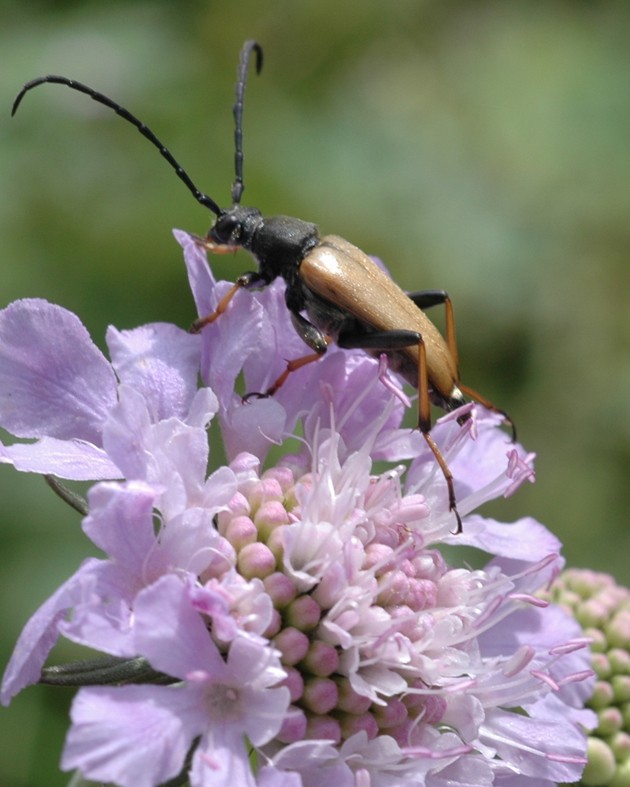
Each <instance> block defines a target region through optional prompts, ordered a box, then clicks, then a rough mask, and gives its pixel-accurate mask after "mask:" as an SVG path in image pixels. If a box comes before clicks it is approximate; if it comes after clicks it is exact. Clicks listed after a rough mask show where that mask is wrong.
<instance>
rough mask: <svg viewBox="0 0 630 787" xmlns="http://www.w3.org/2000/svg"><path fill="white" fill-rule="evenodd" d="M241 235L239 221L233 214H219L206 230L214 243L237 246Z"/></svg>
mask: <svg viewBox="0 0 630 787" xmlns="http://www.w3.org/2000/svg"><path fill="white" fill-rule="evenodd" d="M240 235H241V222H240V221H239V220H238V218H236V217H235V216H230V215H229V214H225V215H223V216H219V218H218V219H217V220H216V222H215V223H214V226H213V227H211V228H210V231H209V232H208V238H209V239H210V240H212V241H214V242H215V243H221V244H223V245H230V246H237V245H238V244H239V238H240Z"/></svg>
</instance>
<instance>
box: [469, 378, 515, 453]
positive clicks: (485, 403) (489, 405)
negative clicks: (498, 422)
mask: <svg viewBox="0 0 630 787" xmlns="http://www.w3.org/2000/svg"><path fill="white" fill-rule="evenodd" d="M459 387H460V389H461V391H462V393H465V394H466V396H468V397H469V398H470V399H472V400H473V401H475V402H479V404H481V405H483V406H484V407H485V408H486V410H490V411H491V412H493V413H498V414H499V415H501V416H503V420H504V421H505V422H506V424H507V425H508V426H509V427H510V429H511V430H512V442H513V443H515V442H516V426H515V424H514V421H513V420H512V419H511V418H510V416H509V415H508V414H507V413H506V412H505V410H501V409H500V408H498V407H497V406H496V405H495V404H493V403H492V402H491V401H490V400H489V399H486V397H485V396H482V395H481V394H480V393H477V391H475V390H474V389H473V388H469V387H468V386H467V385H462V384H461V383H460V384H459Z"/></svg>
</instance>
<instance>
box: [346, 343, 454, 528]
mask: <svg viewBox="0 0 630 787" xmlns="http://www.w3.org/2000/svg"><path fill="white" fill-rule="evenodd" d="M337 344H338V345H339V347H345V348H347V349H352V348H356V349H381V350H384V351H388V350H398V349H401V348H402V347H409V346H410V345H413V344H416V345H417V346H418V428H419V429H420V431H421V432H422V436H423V437H424V439H425V440H426V443H427V445H428V446H429V448H430V449H431V453H432V454H433V456H434V457H435V461H436V462H437V463H438V465H439V467H440V470H441V471H442V475H443V476H444V480H445V481H446V488H447V491H448V508H449V511H452V512H453V513H454V514H455V519H456V520H457V529H456V530H455V533H461V532H462V519H461V517H460V515H459V511H458V510H457V501H456V498H455V487H454V485H453V474H452V473H451V471H450V469H449V466H448V465H447V464H446V460H445V459H444V457H443V456H442V452H441V451H440V449H439V448H438V446H437V443H436V442H435V440H434V439H433V437H431V400H430V398H429V374H428V370H427V351H426V346H425V344H424V341H423V340H422V336H421V335H420V334H419V333H417V332H416V331H405V330H399V331H375V332H374V333H368V334H356V335H355V334H352V333H350V334H346V335H345V336H344V335H343V334H340V336H339V338H338V339H337Z"/></svg>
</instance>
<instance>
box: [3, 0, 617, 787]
mask: <svg viewBox="0 0 630 787" xmlns="http://www.w3.org/2000/svg"><path fill="white" fill-rule="evenodd" d="M0 20H1V22H2V24H1V25H0V57H1V62H2V68H1V69H0V194H1V199H0V224H1V226H0V239H1V240H0V246H1V249H2V251H1V254H2V262H1V274H0V301H1V304H2V305H5V304H6V303H8V302H10V301H11V300H13V299H15V298H20V297H24V296H38V297H44V298H47V299H49V300H51V301H55V302H57V303H60V304H63V305H64V306H66V307H67V308H69V309H71V310H73V311H75V312H76V313H77V314H78V315H79V316H80V317H81V319H82V320H83V321H84V323H85V324H86V325H87V326H88V328H89V330H90V331H91V333H92V335H93V337H94V339H95V341H96V342H97V343H98V344H99V345H100V346H103V344H104V343H103V336H104V332H105V329H106V327H107V325H108V324H110V323H113V324H115V325H116V326H117V327H119V328H127V327H133V326H136V325H139V324H141V323H143V322H146V321H159V320H164V321H172V322H175V323H178V324H180V325H182V326H187V325H188V324H189V323H190V321H191V317H192V316H193V315H194V311H193V305H192V299H191V297H190V295H189V293H188V289H187V284H186V279H185V274H184V266H183V263H182V259H181V253H180V250H179V248H178V246H177V245H176V244H175V242H174V240H173V239H172V236H171V228H172V227H181V228H184V229H187V230H190V231H193V232H199V233H203V232H204V231H205V230H206V229H207V227H208V226H209V225H210V223H211V220H212V216H211V215H210V214H209V213H207V212H204V210H203V209H202V208H201V207H200V206H198V205H197V204H196V203H195V202H194V200H193V199H192V197H191V196H190V195H189V194H188V192H187V191H186V190H185V188H184V187H183V186H182V185H181V183H180V182H179V181H178V180H177V178H176V177H175V175H174V174H173V172H172V171H171V170H170V169H169V168H168V167H167V165H166V164H165V163H164V162H163V161H162V160H161V158H160V157H159V155H158V154H157V152H156V151H155V150H153V149H152V148H151V147H150V145H149V144H148V143H147V142H146V141H145V140H142V139H141V138H140V136H139V135H138V134H137V132H136V131H135V130H134V129H132V128H131V127H130V126H128V125H127V124H125V123H123V122H122V121H121V120H120V119H119V118H117V117H116V116H115V115H113V113H110V112H108V111H106V110H105V109H103V108H101V107H98V106H97V105H96V104H94V103H93V102H92V101H90V100H89V99H87V98H86V97H84V96H80V95H78V94H75V93H73V92H71V91H69V90H67V89H66V88H63V87H59V86H46V87H44V88H40V89H39V90H38V91H36V92H34V93H32V94H30V95H29V96H27V98H26V100H25V102H24V104H23V105H22V107H21V109H20V112H19V113H18V115H17V116H16V118H15V119H13V120H10V118H9V110H10V105H11V101H12V99H13V97H14V95H15V93H16V92H17V91H18V89H19V88H20V86H21V85H22V84H23V83H24V82H25V81H27V80H28V79H31V78H33V77H35V76H39V75H42V74H46V73H61V74H66V75H69V76H71V77H74V78H76V79H79V80H82V81H85V82H87V83H89V84H91V85H93V86H94V87H96V88H98V89H99V90H101V91H103V92H105V93H107V94H108V95H110V96H112V97H113V98H115V99H116V100H119V101H120V102H121V103H123V104H125V105H126V106H127V107H128V108H130V109H131V110H132V111H133V112H134V113H136V114H137V115H139V116H140V117H141V118H142V119H143V120H144V121H145V122H147V123H148V124H149V125H150V126H151V127H152V128H153V129H154V131H156V133H157V134H158V135H159V136H160V137H161V138H162V139H163V141H165V142H166V143H167V144H168V145H169V146H170V147H171V149H172V151H173V152H174V154H175V155H176V156H177V157H178V158H179V160H180V161H181V163H182V164H183V165H184V166H185V167H186V168H187V170H188V171H189V173H190V174H191V176H192V177H193V179H194V180H195V182H196V183H197V184H198V185H199V187H200V188H202V189H203V190H205V191H207V192H209V193H210V194H211V195H212V196H213V197H214V198H215V199H216V200H217V201H218V202H220V203H222V204H226V203H227V202H228V201H229V190H230V185H231V182H232V178H233V128H232V117H231V106H232V101H233V88H234V80H235V69H236V63H237V58H238V53H239V50H240V47H241V45H242V43H243V41H244V40H245V39H246V38H256V39H258V40H259V41H260V42H261V43H262V44H263V46H264V49H265V58H266V60H265V67H264V69H263V73H262V75H261V77H260V78H252V79H251V82H250V85H249V90H248V96H247V102H246V111H245V183H246V192H245V199H244V202H245V203H246V204H254V205H256V206H259V207H260V208H262V209H263V211H264V212H265V213H267V214H274V213H288V214H292V215H295V216H299V217H301V218H304V219H307V220H310V221H314V222H316V223H318V224H319V225H320V226H321V228H322V229H323V230H324V231H325V232H334V233H339V234H341V235H344V236H345V237H347V238H348V239H349V240H351V241H353V242H354V243H356V244H357V245H359V246H360V247H361V248H363V249H364V250H365V251H367V252H369V253H372V254H376V255H379V256H380V257H382V258H383V260H385V262H386V263H387V265H388V266H389V267H390V269H391V270H392V272H393V275H394V277H395V278H396V279H397V280H398V282H399V283H400V284H401V285H402V286H403V287H405V288H407V289H427V288H445V289H447V290H448V291H449V293H450V294H451V296H452V299H453V301H454V304H455V309H456V317H457V324H458V337H459V346H460V358H461V367H462V376H463V379H464V381H465V382H466V383H468V384H469V385H470V386H472V387H473V388H476V389H478V390H480V391H483V392H484V393H485V394H486V395H487V396H488V397H490V398H491V399H493V400H494V401H495V402H497V403H498V404H500V405H501V406H502V407H504V408H505V409H506V410H507V411H508V412H510V414H511V415H512V416H513V418H514V420H515V422H516V424H517V425H518V429H519V436H520V438H521V440H522V442H523V443H524V444H525V445H526V446H527V447H528V449H529V450H532V451H535V452H536V453H537V454H538V460H537V470H538V481H537V483H536V484H535V485H533V486H528V487H527V488H524V489H522V490H520V491H519V493H518V494H517V495H516V497H514V498H512V499H511V500H508V501H499V502H498V503H495V504H493V506H492V508H491V509H490V512H491V513H492V514H493V515H494V516H496V517H497V518H499V519H503V520H508V521H509V520H511V519H515V518H518V517H520V516H524V515H532V516H535V517H536V518H538V519H540V520H541V521H542V522H544V523H545V524H547V525H548V526H549V527H550V528H552V529H553V530H554V531H555V532H556V533H557V534H558V535H559V536H560V538H561V539H562V540H563V541H564V544H565V554H566V557H567V560H568V563H569V564H570V565H573V566H590V567H592V568H595V569H598V570H603V571H609V572H612V573H614V574H615V575H616V576H617V578H618V579H619V580H620V581H622V582H626V583H630V570H629V567H628V563H629V558H630V530H629V529H628V528H627V526H626V525H627V513H626V511H627V501H628V491H627V490H628V480H627V479H628V474H629V471H630V451H629V431H630V418H629V409H630V404H629V402H630V365H629V357H628V347H629V339H630V336H629V332H630V319H629V316H628V287H629V283H630V281H629V274H628V258H629V256H630V47H629V46H628V33H629V32H630V5H629V4H628V3H627V2H621V1H620V2H586V1H583V2H579V1H578V0H573V1H571V0H566V1H565V2H555V1H553V0H552V1H550V2H547V3H539V2H534V1H533V0H532V1H531V2H526V1H525V0H522V1H520V0H516V1H515V2H506V0H486V1H480V2H477V1H474V2H473V1H471V0H461V2H449V1H447V0H434V1H431V0H427V1H426V2H421V1H420V0H389V2H382V0H379V2H376V1H375V0H349V1H348V2H344V3H340V2H332V1H331V0H318V1H317V2H296V0H276V1H275V2H273V3H264V2H260V0H257V1H256V0H248V1H247V2H240V1H239V0H235V1H234V2H231V3H225V2H212V1H211V0H207V1H206V2H180V3H174V2H159V1H158V0H153V1H152V2H151V1H149V2H132V1H131V0H126V1H125V2H108V3H106V4H105V3H97V2H55V3H52V2H48V3H47V2H30V3H28V4H27V3H20V2H14V3H10V2H2V3H1V4H0ZM248 267H250V263H249V261H247V260H246V259H245V258H240V259H238V260H237V261H236V262H234V261H233V260H232V259H231V258H229V259H228V260H227V261H223V262H222V263H221V267H220V272H221V273H222V275H224V276H226V277H230V278H233V277H234V276H235V275H236V274H237V273H240V272H241V271H242V270H245V269H246V268H248ZM0 495H1V498H0V499H1V504H2V509H1V514H0V526H1V528H2V530H1V539H2V542H1V543H2V551H1V564H0V565H1V568H0V570H1V572H2V593H1V594H0V614H1V616H2V617H1V619H2V623H3V625H2V632H1V633H2V641H1V651H0V657H1V661H2V664H3V665H4V664H5V663H6V660H7V659H8V656H9V654H10V651H11V648H12V647H13V644H14V642H15V639H16V638H17V636H18V634H19V632H20V629H21V627H22V625H23V624H24V623H25V621H26V620H27V618H28V616H29V615H30V614H31V613H32V612H33V611H34V609H35V608H36V607H37V606H38V605H39V604H40V603H41V602H42V601H43V600H44V599H45V598H47V596H48V595H49V594H50V593H51V592H52V591H53V590H54V589H55V588H56V586H57V585H58V584H59V583H60V582H61V581H62V580H63V579H65V578H66V577H67V576H68V574H69V573H70V572H71V571H73V570H74V569H75V568H76V566H77V565H78V563H79V562H80V560H81V559H82V558H84V557H86V556H88V555H90V554H92V550H91V547H90V544H89V543H88V542H87V539H85V538H84V537H83V536H82V534H81V531H80V528H79V517H78V516H75V515H73V514H72V513H71V512H69V511H68V510H67V509H66V508H65V507H64V506H63V505H62V503H60V502H59V501H58V500H57V499H56V498H54V497H53V496H52V494H51V493H50V492H49V491H48V490H47V488H46V487H45V485H44V484H43V482H42V481H41V480H40V479H39V478H34V477H28V476H24V475H20V474H18V473H16V472H14V471H13V470H12V469H11V468H8V467H0ZM68 654H69V651H67V652H64V653H62V654H60V657H61V658H63V657H64V656H67V655H68ZM67 699H68V698H66V696H65V694H63V692H60V691H54V690H50V689H48V690H47V689H42V688H39V687H37V688H31V689H30V690H29V691H27V692H25V693H24V695H21V696H19V697H18V698H17V699H16V700H15V701H14V703H13V704H12V706H11V707H10V709H9V710H1V711H0V739H1V740H2V741H3V744H2V753H1V754H0V784H2V785H9V786H10V787H12V786H13V785H16V786H18V785H19V786H24V787H26V786H28V787H30V785H43V784H45V785H47V786H51V787H54V786H55V785H61V784H65V783H66V776H64V775H61V774H59V773H58V772H57V763H58V757H59V753H60V750H61V746H62V741H63V735H64V731H65V728H66V713H67Z"/></svg>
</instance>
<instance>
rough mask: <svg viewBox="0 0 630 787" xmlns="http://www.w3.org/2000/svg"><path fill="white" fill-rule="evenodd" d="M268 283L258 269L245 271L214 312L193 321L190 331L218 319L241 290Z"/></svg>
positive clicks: (199, 328) (192, 331) (197, 331)
mask: <svg viewBox="0 0 630 787" xmlns="http://www.w3.org/2000/svg"><path fill="white" fill-rule="evenodd" d="M267 283H268V282H267V281H266V280H265V279H263V278H262V277H261V276H260V274H259V273H257V272H256V271H250V272H249V273H244V274H243V275H242V276H239V277H238V279H237V280H236V281H235V282H234V284H233V285H232V286H231V287H230V289H229V290H228V291H227V292H226V293H225V295H224V296H223V297H222V298H221V300H220V301H219V303H218V304H217V308H216V309H215V310H214V311H213V312H210V314H206V315H205V317H198V318H197V319H196V320H195V321H194V322H193V324H192V325H191V326H190V328H189V331H190V333H199V332H200V331H201V330H203V329H204V328H205V327H206V325H211V324H212V323H213V322H214V321H215V320H216V319H217V317H219V316H220V315H221V314H223V312H224V311H225V310H226V309H227V307H228V306H229V305H230V301H231V300H232V298H233V297H234V296H235V295H236V293H237V292H238V291H239V290H242V289H247V288H248V287H255V286H256V285H263V284H267Z"/></svg>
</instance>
